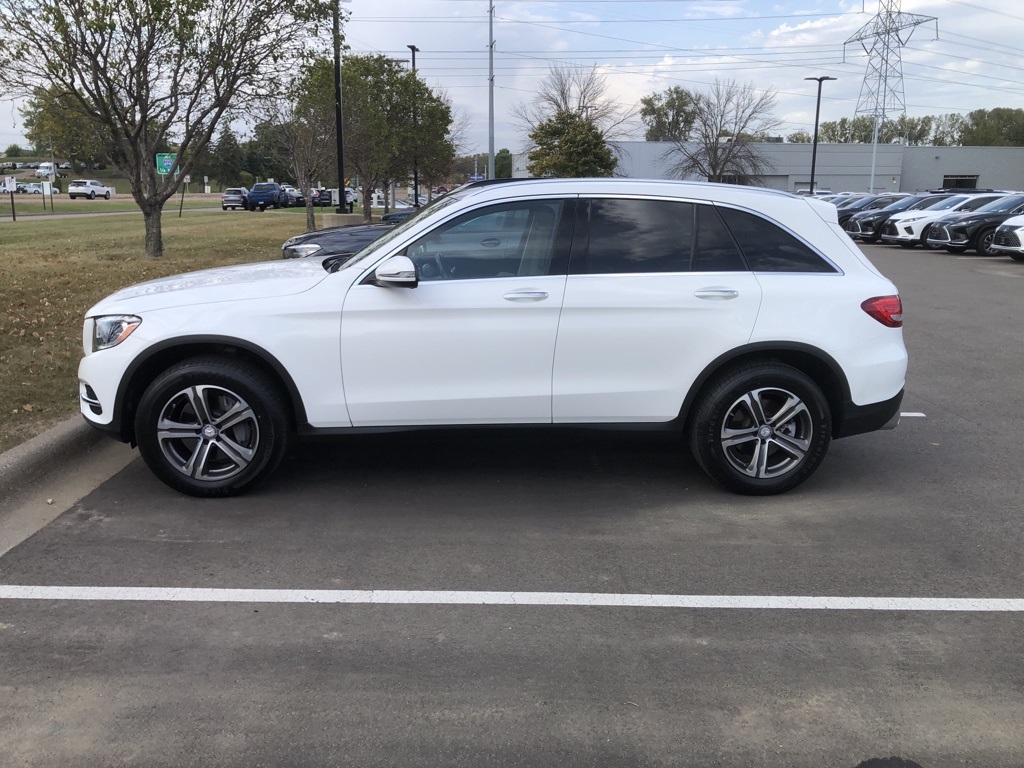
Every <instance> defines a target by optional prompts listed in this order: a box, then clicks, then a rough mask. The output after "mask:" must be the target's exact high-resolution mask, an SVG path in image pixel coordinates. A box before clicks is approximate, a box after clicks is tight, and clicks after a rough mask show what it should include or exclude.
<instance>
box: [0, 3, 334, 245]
mask: <svg viewBox="0 0 1024 768" xmlns="http://www.w3.org/2000/svg"><path fill="white" fill-rule="evenodd" d="M329 13H330V6H329V5H328V4H326V3H320V2H314V3H296V4H294V5H292V4H282V3H278V4H266V3H252V2H248V0H90V1H89V2H84V1H83V0H0V60H6V61H16V62H18V66H17V67H3V68H2V69H0V85H2V86H6V88H7V90H8V92H9V93H12V94H13V95H15V96H26V97H30V96H32V95H34V94H36V93H38V92H39V91H40V90H42V91H51V92H54V93H57V94H60V95H61V97H62V98H64V97H66V98H68V99H69V100H70V101H71V103H73V104H75V105H76V110H77V111H78V112H80V113H81V114H83V115H85V116H86V118H87V119H88V121H89V122H90V123H91V124H92V125H93V126H94V128H95V129H96V131H97V133H98V134H99V136H100V140H101V142H102V144H103V146H104V147H106V148H107V150H108V153H109V159H110V160H111V161H112V162H113V163H115V164H116V165H117V167H118V170H119V171H120V172H121V173H122V174H123V175H124V176H125V177H126V178H127V180H128V185H129V187H130V188H131V192H132V196H133V197H134V198H135V202H136V203H137V204H138V206H139V208H140V209H141V211H142V214H143V218H144V220H145V230H146V236H145V253H146V255H147V256H151V257H156V256H161V255H162V254H163V236H162V230H161V214H162V212H163V207H164V204H165V203H166V202H167V200H168V199H169V198H170V197H171V196H172V195H173V194H174V193H175V192H176V191H177V190H178V187H179V185H180V184H181V183H182V181H183V179H184V176H185V174H188V173H190V172H191V170H192V168H193V166H194V165H195V162H196V160H197V158H199V157H200V155H201V153H202V150H203V149H204V147H206V146H207V144H209V142H210V139H211V137H212V136H213V134H214V132H215V131H216V130H217V128H218V125H219V124H220V122H221V120H222V119H223V118H224V116H225V115H226V114H227V113H228V110H230V109H234V110H243V109H245V108H247V106H249V105H251V104H252V99H253V97H254V96H256V95H257V94H258V93H259V92H260V91H268V90H273V89H274V88H275V86H276V84H277V83H278V82H280V81H281V79H282V78H284V77H285V76H286V75H287V74H288V73H289V72H290V71H293V70H294V61H291V60H289V56H288V54H289V53H294V54H299V53H301V51H299V50H298V48H299V46H297V45H296V42H295V41H297V40H310V41H315V40H317V39H318V38H316V36H315V35H316V31H317V30H316V27H317V24H318V23H319V22H320V21H322V20H324V19H325V18H326V17H327V15H328V14H329ZM40 51H53V52H54V55H52V56H43V55H40ZM171 141H173V143H174V144H176V145H177V147H178V156H177V160H176V162H175V164H174V167H173V168H172V169H171V171H172V172H171V173H169V174H167V175H162V176H161V175H158V174H157V173H156V159H155V154H156V150H157V148H158V147H159V146H160V145H161V144H162V143H170V142H171ZM175 172H177V173H175Z"/></svg>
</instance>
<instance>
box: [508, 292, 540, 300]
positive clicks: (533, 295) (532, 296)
mask: <svg viewBox="0 0 1024 768" xmlns="http://www.w3.org/2000/svg"><path fill="white" fill-rule="evenodd" d="M547 297H548V292H547V291H512V292H511V293H506V294H505V295H504V296H503V297H502V298H504V299H505V301H544V299H546V298H547Z"/></svg>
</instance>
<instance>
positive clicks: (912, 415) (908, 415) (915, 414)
mask: <svg viewBox="0 0 1024 768" xmlns="http://www.w3.org/2000/svg"><path fill="white" fill-rule="evenodd" d="M900 416H902V417H903V418H904V419H912V418H915V417H916V418H919V419H923V418H925V415H924V414H923V413H920V412H919V411H901V412H900Z"/></svg>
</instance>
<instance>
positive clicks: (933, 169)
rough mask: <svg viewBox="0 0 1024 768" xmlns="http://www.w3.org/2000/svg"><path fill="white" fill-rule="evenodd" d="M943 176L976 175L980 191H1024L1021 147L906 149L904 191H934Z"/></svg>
mask: <svg viewBox="0 0 1024 768" xmlns="http://www.w3.org/2000/svg"><path fill="white" fill-rule="evenodd" d="M946 176H964V177H971V176H977V184H976V186H977V187H978V188H979V189H1011V190H1018V189H1024V147H907V148H906V149H905V151H904V155H903V184H904V188H905V189H906V190H907V191H914V190H918V189H937V188H939V187H941V186H942V180H943V178H944V177H946Z"/></svg>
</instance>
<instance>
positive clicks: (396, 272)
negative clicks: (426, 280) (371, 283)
mask: <svg viewBox="0 0 1024 768" xmlns="http://www.w3.org/2000/svg"><path fill="white" fill-rule="evenodd" d="M373 276H374V277H375V278H376V279H377V282H378V283H379V284H380V285H383V286H386V287H391V288H415V287H416V286H417V285H419V283H420V279H419V277H418V276H417V275H416V265H415V264H413V263H412V259H410V258H409V257H408V256H392V257H391V258H390V259H388V260H387V261H385V262H384V263H383V264H381V265H380V266H379V267H377V269H375V270H374V271H373Z"/></svg>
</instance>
